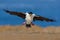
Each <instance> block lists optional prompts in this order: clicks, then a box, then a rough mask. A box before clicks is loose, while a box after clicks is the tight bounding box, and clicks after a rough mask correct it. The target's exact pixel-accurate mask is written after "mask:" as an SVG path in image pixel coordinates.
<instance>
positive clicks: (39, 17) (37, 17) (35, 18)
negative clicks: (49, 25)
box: [34, 16, 55, 22]
mask: <svg viewBox="0 0 60 40" xmlns="http://www.w3.org/2000/svg"><path fill="white" fill-rule="evenodd" d="M34 20H40V21H47V22H53V21H55V20H53V19H49V18H45V17H42V16H35V17H34Z"/></svg>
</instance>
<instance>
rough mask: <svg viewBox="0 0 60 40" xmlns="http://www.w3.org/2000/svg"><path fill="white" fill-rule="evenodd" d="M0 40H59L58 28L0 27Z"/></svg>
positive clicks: (59, 28)
mask: <svg viewBox="0 0 60 40" xmlns="http://www.w3.org/2000/svg"><path fill="white" fill-rule="evenodd" d="M0 40H60V27H52V26H51V27H47V28H41V27H39V26H36V25H34V26H32V27H31V28H30V29H27V28H26V27H25V25H21V26H0Z"/></svg>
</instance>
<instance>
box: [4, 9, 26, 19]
mask: <svg viewBox="0 0 60 40" xmlns="http://www.w3.org/2000/svg"><path fill="white" fill-rule="evenodd" d="M4 11H5V12H7V13H9V14H11V15H16V16H19V17H21V18H23V19H24V18H25V16H26V15H25V14H24V13H23V12H14V11H9V10H6V9H4Z"/></svg>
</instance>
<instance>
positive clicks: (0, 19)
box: [0, 0, 60, 27]
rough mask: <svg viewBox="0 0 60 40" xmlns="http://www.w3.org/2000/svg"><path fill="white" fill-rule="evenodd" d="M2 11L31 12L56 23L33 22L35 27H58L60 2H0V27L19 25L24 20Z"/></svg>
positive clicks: (24, 0)
mask: <svg viewBox="0 0 60 40" xmlns="http://www.w3.org/2000/svg"><path fill="white" fill-rule="evenodd" d="M3 9H8V10H11V11H17V12H30V11H31V12H33V13H35V14H36V15H40V16H43V17H47V18H50V19H54V20H56V22H45V21H43V22H42V21H35V22H33V23H34V24H36V25H39V26H42V27H47V26H60V0H0V25H21V24H22V23H23V22H24V19H22V18H20V17H17V16H14V15H10V14H7V13H6V12H4V11H3Z"/></svg>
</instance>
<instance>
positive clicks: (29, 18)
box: [25, 13, 34, 24]
mask: <svg viewBox="0 0 60 40" xmlns="http://www.w3.org/2000/svg"><path fill="white" fill-rule="evenodd" d="M33 17H34V15H32V16H30V15H29V14H28V13H26V18H25V20H26V23H27V24H30V23H31V22H32V21H33Z"/></svg>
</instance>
